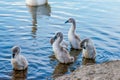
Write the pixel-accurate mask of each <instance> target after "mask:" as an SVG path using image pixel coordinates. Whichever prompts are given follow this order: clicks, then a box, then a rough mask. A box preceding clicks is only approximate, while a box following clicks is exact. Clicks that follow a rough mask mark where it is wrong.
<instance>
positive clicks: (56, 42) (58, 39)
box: [53, 37, 62, 47]
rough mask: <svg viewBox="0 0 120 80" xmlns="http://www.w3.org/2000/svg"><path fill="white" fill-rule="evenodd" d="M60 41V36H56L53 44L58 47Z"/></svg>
mask: <svg viewBox="0 0 120 80" xmlns="http://www.w3.org/2000/svg"><path fill="white" fill-rule="evenodd" d="M61 42H62V39H61V38H60V37H58V38H57V39H56V40H55V42H54V43H53V44H54V45H55V46H58V47H60V43H61Z"/></svg>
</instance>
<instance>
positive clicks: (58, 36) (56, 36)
mask: <svg viewBox="0 0 120 80" xmlns="http://www.w3.org/2000/svg"><path fill="white" fill-rule="evenodd" d="M57 38H60V39H61V40H62V39H63V33H62V32H57V33H56V34H55V36H54V41H55V40H56V39H57Z"/></svg>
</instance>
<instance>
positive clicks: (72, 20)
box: [65, 18, 75, 23]
mask: <svg viewBox="0 0 120 80" xmlns="http://www.w3.org/2000/svg"><path fill="white" fill-rule="evenodd" d="M74 22H75V20H74V19H73V18H69V19H68V20H67V21H66V22H65V23H74Z"/></svg>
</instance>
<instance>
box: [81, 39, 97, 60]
mask: <svg viewBox="0 0 120 80" xmlns="http://www.w3.org/2000/svg"><path fill="white" fill-rule="evenodd" d="M80 46H81V48H82V54H83V57H84V58H89V59H95V55H96V50H95V47H94V44H93V42H92V40H91V39H84V40H82V41H81V44H80Z"/></svg>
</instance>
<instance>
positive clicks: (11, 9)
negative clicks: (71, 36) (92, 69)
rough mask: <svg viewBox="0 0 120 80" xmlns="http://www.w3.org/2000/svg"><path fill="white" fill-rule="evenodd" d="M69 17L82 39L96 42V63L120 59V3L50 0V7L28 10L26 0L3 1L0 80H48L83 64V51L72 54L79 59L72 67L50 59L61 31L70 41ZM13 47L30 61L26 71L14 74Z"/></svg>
mask: <svg viewBox="0 0 120 80" xmlns="http://www.w3.org/2000/svg"><path fill="white" fill-rule="evenodd" d="M70 17H73V18H74V19H76V22H77V23H76V24H77V29H76V32H77V33H78V34H79V35H80V37H81V39H84V38H91V39H92V40H93V41H94V44H95V47H96V51H97V56H96V63H102V62H106V61H111V60H120V0H103V1H101V0H49V5H44V6H39V7H28V6H26V5H25V1H24V0H0V80H11V79H12V80H20V79H21V78H22V80H25V79H27V80H46V79H50V78H51V77H56V76H59V75H62V74H65V73H70V72H71V71H73V70H74V69H75V68H77V67H78V66H81V64H84V62H83V61H84V60H83V61H82V58H81V57H82V55H81V54H80V51H75V50H73V51H71V52H70V53H71V55H74V56H76V61H75V62H74V63H73V64H70V65H63V64H60V63H58V61H57V60H55V59H54V58H53V57H51V56H52V55H53V50H52V47H51V45H50V43H49V40H50V38H51V37H52V36H53V35H54V33H56V32H57V31H61V32H63V34H64V39H65V40H66V41H68V38H67V32H68V30H69V28H70V27H69V26H70V24H64V22H65V21H66V20H67V19H68V18H70ZM36 24H37V25H36ZM14 45H19V46H20V47H21V48H22V55H24V56H25V57H26V58H27V60H28V61H29V68H28V71H27V72H14V71H12V66H11V63H10V60H11V54H12V53H11V48H12V47H13V46H14ZM69 48H70V46H69ZM19 73H22V74H19ZM25 73H27V74H25ZM14 74H16V75H14ZM17 74H18V75H17ZM17 76H18V77H17ZM19 76H21V77H19ZM26 76H27V77H26ZM15 78H16V79H15Z"/></svg>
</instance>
